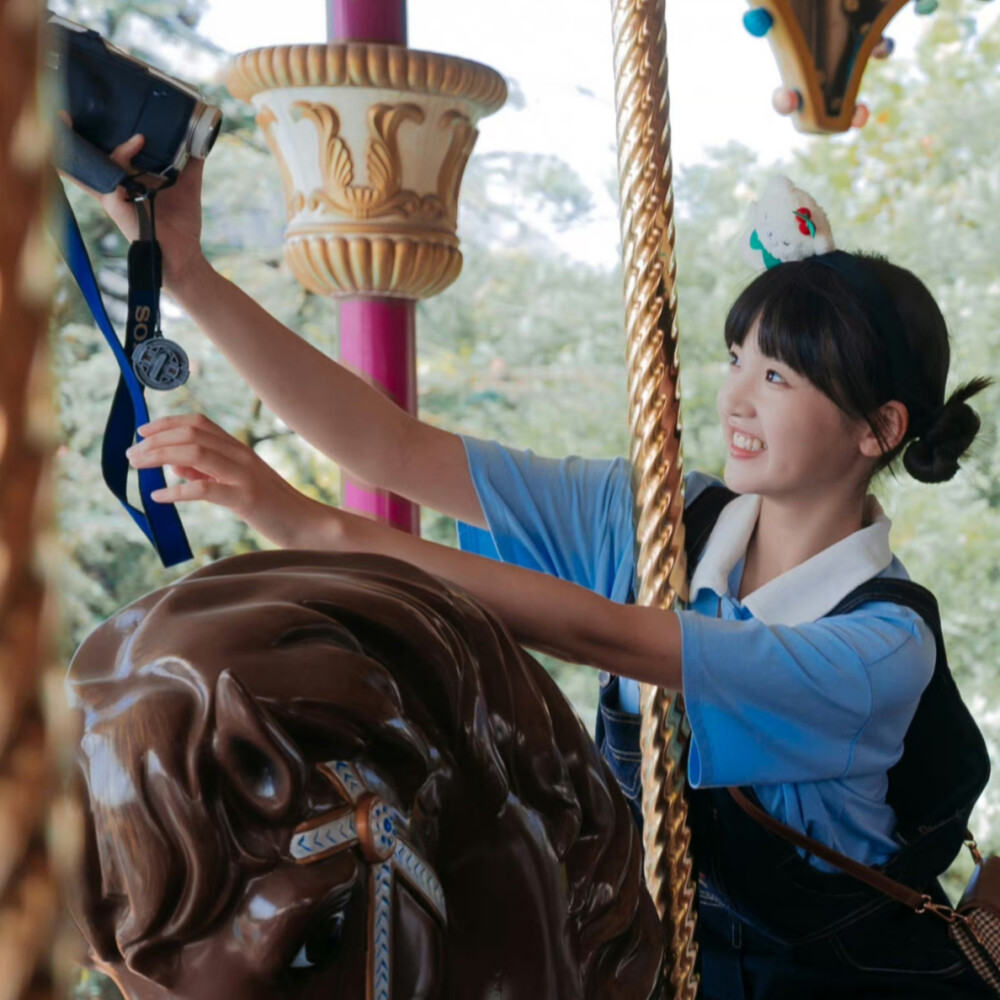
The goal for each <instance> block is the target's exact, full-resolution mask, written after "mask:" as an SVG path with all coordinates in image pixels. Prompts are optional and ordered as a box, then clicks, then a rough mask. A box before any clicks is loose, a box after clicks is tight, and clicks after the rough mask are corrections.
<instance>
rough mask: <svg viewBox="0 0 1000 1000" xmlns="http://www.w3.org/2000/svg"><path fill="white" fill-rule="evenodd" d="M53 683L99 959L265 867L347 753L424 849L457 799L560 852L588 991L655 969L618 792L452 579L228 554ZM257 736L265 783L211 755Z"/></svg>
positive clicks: (333, 559)
mask: <svg viewBox="0 0 1000 1000" xmlns="http://www.w3.org/2000/svg"><path fill="white" fill-rule="evenodd" d="M68 685H69V690H70V693H71V699H72V701H73V703H74V704H75V706H76V707H77V708H79V709H81V710H82V712H83V714H84V720H85V732H84V736H83V740H82V742H81V750H80V753H79V765H80V776H81V777H82V779H83V783H84V786H85V789H84V794H85V795H86V796H87V797H88V800H89V807H90V812H91V815H92V817H93V822H92V825H91V827H90V829H89V830H88V840H87V857H86V864H85V866H84V875H83V878H82V880H81V889H82V891H81V892H80V893H79V894H78V895H77V898H76V901H75V903H74V909H75V915H76V917H77V921H78V923H79V924H80V925H81V928H82V930H83V932H84V934H85V936H86V937H87V939H88V942H89V944H90V946H91V949H92V951H93V953H94V955H95V957H96V958H97V959H98V961H100V962H102V963H113V962H115V961H120V960H122V959H124V960H125V961H126V962H127V963H128V964H129V966H130V967H132V968H134V969H136V970H137V971H141V969H142V967H143V964H144V963H149V962H151V961H153V960H154V958H156V957H158V956H159V957H160V958H161V959H162V956H163V955H165V954H168V953H169V951H170V948H171V947H172V946H176V945H177V944H180V943H183V942H185V941H189V940H192V939H194V938H196V937H197V936H198V935H199V933H200V932H202V931H204V930H205V929H206V928H208V927H209V926H210V925H212V923H213V922H214V921H216V920H217V919H219V917H220V915H222V914H224V913H225V912H226V909H227V907H228V906H229V905H230V904H231V902H232V900H233V897H234V894H235V893H236V891H237V890H238V889H239V887H240V885H241V884H242V882H241V878H240V876H239V875H238V874H236V872H237V864H236V862H237V860H238V859H239V861H240V863H241V864H242V865H243V866H244V870H246V869H247V867H249V870H250V871H251V872H252V871H254V870H258V871H259V870H264V869H265V868H266V867H267V866H268V865H269V864H270V865H272V866H273V865H274V864H276V863H277V861H278V859H279V854H278V847H277V845H278V844H279V843H280V840H279V838H276V837H275V836H274V829H275V828H276V827H280V828H281V829H284V830H290V829H291V828H292V827H294V826H295V824H297V823H298V822H300V821H301V819H302V806H301V801H302V794H301V793H302V791H303V789H304V788H305V787H306V785H307V783H308V781H309V780H310V779H309V775H310V774H311V773H312V772H313V771H314V765H315V764H317V763H319V762H321V761H323V760H329V759H345V760H347V759H356V758H363V759H364V760H365V761H367V762H369V763H370V764H371V765H372V766H373V767H374V768H375V769H376V771H377V770H378V769H379V768H382V769H383V771H384V773H385V774H391V775H392V777H393V784H394V787H395V789H396V791H397V792H398V794H399V795H400V796H401V797H402V800H403V806H404V808H405V809H406V810H407V811H408V812H409V813H410V815H411V816H412V817H413V826H414V827H415V828H419V830H420V831H421V840H422V842H421V843H420V844H419V846H420V848H421V849H422V850H424V851H425V852H426V855H427V856H428V857H429V858H431V859H434V858H435V856H436V853H437V852H436V846H437V839H438V834H439V831H440V830H442V829H443V828H444V826H445V825H446V821H447V820H448V819H449V818H450V817H453V816H454V815H455V814H456V812H457V811H459V810H461V812H462V815H463V816H467V815H475V816H479V817H484V818H486V817H490V816H496V815H498V814H499V813H500V811H501V810H503V809H504V808H506V806H507V804H508V802H509V801H510V800H511V799H512V798H514V799H516V800H517V802H518V803H519V804H520V806H522V807H524V808H526V809H528V810H531V811H532V813H534V815H535V816H536V817H537V821H538V823H540V824H541V826H542V828H543V829H544V830H545V833H546V836H547V838H548V840H549V842H550V844H551V847H552V850H553V851H554V853H555V855H556V857H557V858H558V859H559V860H560V862H561V863H562V865H563V869H564V873H565V880H566V891H567V899H568V904H569V914H570V921H571V926H572V928H573V930H574V931H575V935H576V940H577V941H578V954H579V956H580V962H581V964H582V965H583V966H584V969H583V972H584V975H583V981H584V982H586V983H588V990H587V995H588V996H591V995H593V996H600V995H605V994H604V989H605V988H606V987H610V986H611V985H612V984H614V983H618V984H620V983H621V982H622V980H623V979H624V980H627V981H633V980H634V981H636V982H652V981H653V980H655V978H656V976H657V972H658V969H659V966H660V963H661V961H662V934H661V931H660V925H659V922H658V920H657V918H656V914H655V911H654V910H653V907H652V904H651V902H650V900H649V897H648V895H646V893H645V891H644V889H643V886H642V870H641V869H642V865H641V846H640V842H639V836H638V832H637V830H636V828H635V826H634V824H633V823H632V821H631V817H630V815H629V812H628V808H627V805H626V803H625V800H624V798H623V796H622V795H621V794H620V793H619V792H618V790H617V788H614V787H612V786H613V785H614V781H613V778H612V777H611V775H610V773H609V772H608V771H607V770H606V768H605V766H604V764H603V761H601V759H600V755H599V754H598V753H597V751H596V748H595V747H594V745H593V742H592V741H591V740H590V738H589V736H588V735H587V733H586V732H585V730H584V729H583V727H582V726H581V724H580V722H579V720H578V719H577V718H576V716H575V714H574V713H573V710H572V708H571V707H570V706H569V704H568V702H567V701H566V699H565V698H564V697H563V696H562V694H561V693H560V692H559V691H558V688H557V687H556V685H555V683H554V682H553V681H552V680H551V679H550V678H549V676H548V675H547V674H546V673H545V671H544V670H543V669H542V668H541V666H540V665H539V664H538V663H537V662H536V661H535V660H534V659H532V658H531V657H530V656H529V655H528V654H526V653H525V652H524V651H523V650H522V649H521V648H520V647H519V646H518V645H517V644H516V643H515V642H514V640H513V639H512V638H511V636H510V635H509V633H508V632H507V631H506V630H505V628H504V627H503V625H502V624H501V623H500V622H499V620H498V619H497V618H496V617H495V616H494V615H492V614H491V613H490V612H489V611H488V610H487V609H485V608H484V607H482V606H481V605H479V604H477V603H476V602H475V601H474V600H473V599H472V598H471V597H470V596H469V595H468V594H466V593H465V592H464V591H462V590H460V589H459V588H456V587H453V586H451V585H449V584H447V583H445V582H443V581H441V580H438V579H436V578H434V577H431V576H429V575H427V574H426V573H424V572H422V571H421V570H419V569H417V568H415V567H413V566H410V565H408V564H405V563H401V562H398V561H396V560H393V559H388V558H385V557H379V556H368V555H358V554H355V555H334V554H329V553H320V552H301V551H269V552H256V553H250V554H247V555H242V556H236V557H232V558H229V559H224V560H221V561H219V562H216V563H213V564H211V565H209V566H207V567H204V568H202V569H199V570H197V571H195V572H194V573H191V574H189V575H188V576H186V577H184V578H182V579H181V580H179V581H177V582H175V583H173V584H171V585H169V586H167V587H165V588H163V589H162V590H159V591H157V592H155V593H152V594H149V595H147V596H145V597H143V598H141V599H140V600H139V601H137V602H135V603H134V604H132V605H130V606H128V607H127V608H125V609H123V610H122V611H120V612H119V613H118V614H117V615H115V616H114V617H113V618H111V619H110V620H109V621H107V622H106V623H104V624H103V625H101V626H100V627H99V628H97V629H96V630H95V631H94V632H93V633H92V634H91V635H90V636H89V637H88V638H87V640H86V641H85V642H84V643H83V644H82V646H81V647H80V649H79V650H78V652H77V654H76V656H75V657H74V659H73V663H72V664H71V667H70V672H69V678H68ZM247 705H249V706H252V707H250V708H247V707H246V706H247ZM251 731H252V732H251ZM261 732H263V734H264V735H263V737H261V738H264V739H266V740H267V741H268V743H269V745H270V746H272V747H273V748H274V751H275V753H276V754H277V755H278V757H279V759H280V760H281V761H283V762H284V763H283V764H282V767H281V768H280V772H281V773H280V775H277V776H276V775H275V774H273V773H270V772H267V773H264V774H248V773H244V772H246V771H247V765H246V760H244V761H243V763H240V761H239V760H236V759H235V758H234V757H233V754H232V752H230V751H228V750H226V747H231V746H244V745H248V742H247V741H248V740H249V741H250V742H252V741H253V740H255V739H257V738H258V736H259V735H260V733H261ZM246 733H250V735H249V736H247V735H245V734H246ZM246 759H250V758H246ZM234 760H235V763H234ZM250 770H252V767H251V768H250ZM258 787H259V788H266V789H267V795H266V796H264V795H263V794H261V795H258V794H257V793H256V792H255V789H256V788H258ZM265 801H266V806H265V805H262V803H263V802H265ZM269 831H270V833H269ZM245 877H246V876H245V875H244V876H243V878H244V879H245ZM619 988H620V986H619ZM643 995H646V994H643Z"/></svg>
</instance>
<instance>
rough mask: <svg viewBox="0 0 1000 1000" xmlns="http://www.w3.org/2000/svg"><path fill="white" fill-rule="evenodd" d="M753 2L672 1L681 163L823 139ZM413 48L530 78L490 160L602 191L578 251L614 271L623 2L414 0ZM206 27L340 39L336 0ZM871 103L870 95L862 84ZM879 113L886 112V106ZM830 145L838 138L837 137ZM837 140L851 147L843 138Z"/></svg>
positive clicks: (499, 123)
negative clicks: (615, 20)
mask: <svg viewBox="0 0 1000 1000" xmlns="http://www.w3.org/2000/svg"><path fill="white" fill-rule="evenodd" d="M746 10H747V4H746V2H745V0H669V2H668V3H667V46H668V57H669V60H670V67H669V85H670V96H671V125H672V133H673V137H672V144H673V155H674V163H675V167H676V168H678V169H680V168H683V167H684V165H686V164H691V163H695V162H697V161H698V160H701V159H703V158H704V155H705V149H706V148H708V147H712V146H718V145H723V144H725V143H727V142H729V141H730V140H736V141H738V142H741V143H743V144H745V145H747V146H749V147H751V148H752V149H755V150H757V151H758V153H759V154H760V156H761V159H762V160H764V161H765V162H767V161H771V160H776V159H780V158H783V157H785V156H787V155H788V154H789V152H790V151H791V150H792V149H793V148H795V147H796V146H800V145H802V144H803V143H805V142H808V141H815V140H809V139H808V138H807V137H804V136H802V135H800V134H799V133H798V132H796V131H795V129H794V128H793V127H792V124H791V122H790V121H789V120H788V119H785V118H781V117H780V116H778V115H777V114H776V113H775V112H774V111H773V110H772V109H771V93H772V91H773V90H774V89H775V88H776V87H777V86H779V84H780V77H779V75H778V70H777V66H776V65H775V62H774V59H773V57H772V55H771V48H770V45H769V44H768V42H767V41H766V40H765V39H758V38H753V37H752V36H751V35H749V34H748V33H747V31H746V30H745V28H744V27H743V23H742V16H743V13H744V11H746ZM408 16H409V44H410V46H411V47H413V48H419V49H428V50H431V51H437V52H446V53H450V54H453V55H460V56H464V57H466V58H469V59H475V60H477V61H479V62H483V63H486V64H487V65H489V66H492V67H493V68H494V69H496V70H498V71H499V72H500V73H502V74H503V75H504V76H506V77H508V78H509V79H513V80H515V81H516V82H517V84H518V86H519V87H520V89H521V91H522V92H523V95H524V98H525V101H526V104H527V106H526V107H525V108H524V109H522V110H514V109H511V108H505V109H503V110H501V111H500V112H498V113H497V114H496V115H494V116H493V117H491V118H488V119H486V120H484V121H483V122H481V123H480V127H479V129H480V137H479V141H478V144H477V147H476V149H477V151H479V152H482V151H499V150H520V151H525V152H536V153H551V154H556V155H558V156H560V157H562V158H563V159H565V160H566V161H567V162H568V163H570V164H571V165H572V166H573V168H574V169H575V170H576V171H577V173H579V174H580V175H581V176H582V177H583V178H584V180H586V181H587V182H588V184H590V185H591V186H592V187H593V188H594V190H595V200H596V201H597V205H598V208H597V211H596V212H595V219H594V222H593V223H592V225H591V227H589V229H590V232H589V233H587V234H586V236H587V238H585V239H581V236H583V235H584V234H581V233H580V232H576V233H575V234H574V236H573V240H574V242H573V245H572V246H569V245H567V247H566V249H567V250H568V251H569V252H571V253H573V254H574V255H577V256H582V257H584V258H588V259H591V260H593V261H595V262H602V263H607V262H609V261H610V259H611V258H612V257H613V256H614V254H615V253H616V252H617V251H616V250H615V239H616V233H617V222H616V221H615V218H614V214H615V208H614V206H613V205H611V204H610V203H609V201H610V200H609V199H608V198H607V197H606V196H605V195H604V194H603V192H604V185H605V182H606V180H607V178H609V177H611V176H614V172H615V159H614V147H615V115H614V78H613V69H612V63H611V17H610V2H609V0H504V2H502V3H499V2H497V0H491V2H486V0H409V5H408ZM923 21H924V19H922V18H919V17H917V16H916V15H915V14H914V13H913V10H912V4H909V5H907V7H906V8H904V10H903V11H901V12H900V13H899V14H897V15H896V17H895V19H894V20H893V22H892V24H891V25H890V31H889V33H890V34H891V35H892V36H893V38H894V39H895V40H896V42H897V48H896V54H895V55H894V56H893V58H898V57H905V56H906V54H907V53H908V52H911V51H912V49H913V45H914V43H915V40H916V38H917V36H918V34H919V31H920V27H921V23H922V22H923ZM200 29H201V30H202V31H203V32H204V33H205V34H207V35H208V36H209V37H211V38H212V39H213V40H215V41H216V42H217V43H218V44H220V45H222V46H223V47H225V48H226V49H228V50H229V51H232V52H239V51H242V50H244V49H250V48H256V47H258V46H263V45H280V44H288V43H295V42H322V41H324V40H325V39H326V5H325V4H324V2H323V0H279V2H277V3H270V4H259V5H258V4H253V3H248V2H247V0H212V2H211V9H210V11H209V13H208V15H207V16H206V17H205V18H204V19H203V20H202V22H201V25H200ZM861 99H862V100H863V99H864V87H863V86H862V92H861ZM873 110H876V111H877V109H873ZM824 141H830V140H829V139H827V140H824ZM832 141H845V139H844V138H843V137H837V138H834V139H833V140H832Z"/></svg>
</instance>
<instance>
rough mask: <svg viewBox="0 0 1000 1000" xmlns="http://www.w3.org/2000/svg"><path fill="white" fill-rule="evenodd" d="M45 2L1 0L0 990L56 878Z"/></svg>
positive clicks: (29, 985)
mask: <svg viewBox="0 0 1000 1000" xmlns="http://www.w3.org/2000/svg"><path fill="white" fill-rule="evenodd" d="M44 12H45V6H44V4H42V3H40V2H37V0H0V206H2V207H0V997H2V998H3V1000H8V998H10V1000H13V998H20V997H25V998H27V997H30V998H32V1000H35V998H39V1000H40V998H42V997H48V996H51V995H52V992H53V991H52V987H51V976H50V973H49V950H50V947H49V943H50V941H51V937H52V928H53V926H54V920H55V914H56V909H57V905H56V899H57V892H56V889H55V878H54V876H53V874H52V869H51V865H50V861H49V857H48V852H47V848H46V844H45V839H44V836H43V829H44V824H45V816H46V806H47V801H48V791H49V787H50V782H49V780H48V773H49V768H48V755H47V753H46V739H45V726H44V722H43V719H42V714H41V710H40V698H39V687H40V683H39V681H40V676H41V668H42V664H43V663H45V662H46V659H47V651H48V644H49V642H50V641H51V638H52V637H53V636H54V634H55V628H54V623H53V621H52V619H51V617H50V616H49V615H48V614H47V602H46V595H45V587H44V583H43V580H42V579H41V574H40V572H39V569H38V566H37V563H38V547H37V545H36V539H37V537H38V535H39V532H40V530H41V528H42V527H44V525H45V523H46V522H47V520H48V513H47V510H45V509H44V504H40V503H39V498H40V497H42V496H43V495H44V493H45V490H46V487H47V464H48V457H49V453H50V450H51V437H52V435H51V432H50V430H49V428H50V427H51V420H50V414H51V401H50V399H49V393H48V391H47V383H46V379H45V355H44V343H45V335H46V330H47V317H48V312H47V302H48V299H49V296H50V294H51V267H50V266H49V262H48V258H47V255H46V252H45V249H44V248H45V246H46V244H45V237H44V235H43V218H42V214H43V195H44V187H45V184H44V179H45V177H46V170H47V161H48V149H49V140H48V131H47V130H46V129H45V128H43V127H42V123H41V116H40V114H39V108H38V102H39V96H38V95H39V89H38V81H37V77H38V72H39V67H40V65H41V61H42V60H41V58H40V55H41V49H40V34H41V30H42V17H43V14H44Z"/></svg>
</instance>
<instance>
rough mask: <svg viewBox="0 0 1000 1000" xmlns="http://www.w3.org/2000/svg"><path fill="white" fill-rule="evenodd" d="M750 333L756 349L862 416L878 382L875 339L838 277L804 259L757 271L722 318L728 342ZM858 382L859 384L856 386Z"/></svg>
mask: <svg viewBox="0 0 1000 1000" xmlns="http://www.w3.org/2000/svg"><path fill="white" fill-rule="evenodd" d="M753 330H756V336H757V347H758V350H759V351H760V352H761V353H762V354H764V355H766V356H767V357H769V358H774V359H775V360H776V361H780V362H782V363H783V364H786V365H788V366H789V367H790V368H791V369H792V370H793V371H795V372H797V373H798V374H800V375H802V376H803V377H804V378H807V379H808V380H809V381H810V382H811V383H812V384H813V385H815V386H816V388H817V389H819V390H820V391H821V392H822V393H823V394H824V395H826V396H828V397H829V398H830V399H831V400H832V401H833V402H834V403H836V404H837V406H839V407H840V408H841V409H842V410H843V411H844V412H845V413H846V414H848V415H849V416H851V417H861V416H865V415H866V411H867V409H868V407H867V406H865V405H862V406H859V405H858V401H859V400H861V399H864V401H865V403H866V404H871V403H872V402H873V400H872V399H871V398H866V397H868V393H867V392H866V391H865V386H866V385H871V383H872V382H873V381H875V382H877V381H880V379H879V367H880V366H879V364H878V360H879V359H878V343H879V342H878V336H877V334H876V332H875V330H874V329H873V328H872V325H871V320H870V319H869V317H868V315H867V314H866V313H865V311H864V310H863V309H862V308H861V307H860V306H859V305H858V303H857V302H856V300H855V298H854V296H853V295H851V294H850V290H849V289H848V288H847V287H846V284H845V282H844V281H843V279H842V278H841V277H840V276H839V275H838V274H836V273H835V272H833V271H831V270H830V269H828V268H823V267H818V266H816V265H814V264H812V263H811V262H810V261H808V260H804V261H790V262H788V263H785V264H782V265H781V266H779V267H774V268H771V269H770V270H768V271H765V272H764V273H763V274H761V275H759V276H758V277H757V278H756V279H755V280H754V281H752V282H751V283H750V284H749V285H748V286H747V287H746V288H745V289H744V290H743V292H742V293H741V294H740V295H739V297H738V298H737V299H736V301H735V302H734V303H733V306H732V308H731V309H730V310H729V315H728V316H727V317H726V326H725V335H726V345H727V346H728V347H732V346H734V345H736V346H738V347H739V346H742V345H743V343H744V341H745V340H746V337H747V335H748V334H749V333H750V332H751V331H753ZM855 383H857V384H855Z"/></svg>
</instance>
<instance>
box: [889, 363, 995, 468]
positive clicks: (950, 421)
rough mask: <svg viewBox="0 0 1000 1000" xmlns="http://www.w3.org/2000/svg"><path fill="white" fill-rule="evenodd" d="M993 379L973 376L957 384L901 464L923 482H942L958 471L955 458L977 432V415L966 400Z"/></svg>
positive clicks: (908, 450) (965, 448)
mask: <svg viewBox="0 0 1000 1000" xmlns="http://www.w3.org/2000/svg"><path fill="white" fill-rule="evenodd" d="M991 382H992V379H988V378H974V379H973V380H972V381H971V382H966V383H965V385H962V386H959V388H958V389H956V390H955V391H954V392H953V393H952V394H951V396H950V397H949V398H948V401H947V402H946V403H945V404H944V406H942V407H941V410H940V411H939V413H938V415H937V417H936V418H935V420H934V422H933V423H932V424H931V426H930V427H929V428H928V429H927V430H926V431H925V432H924V433H923V434H922V435H921V436H920V437H919V438H918V439H917V440H916V441H913V442H912V443H911V444H910V446H909V448H907V449H906V453H905V454H904V455H903V465H904V466H905V467H906V471H907V472H909V474H910V475H911V476H913V478H914V479H918V480H920V482H922V483H943V482H945V481H946V480H948V479H951V478H952V476H954V475H955V473H956V472H958V460H959V459H960V458H961V457H962V455H964V454H965V452H966V450H967V449H968V447H969V445H970V444H972V442H973V439H974V438H975V436H976V434H977V433H979V425H980V420H979V415H978V414H977V413H976V411H975V410H974V409H973V408H972V407H971V406H969V404H968V403H967V402H966V400H968V399H969V397H970V396H974V395H975V394H976V393H977V392H980V391H981V390H983V389H985V388H986V387H987V386H988V385H990V384H991Z"/></svg>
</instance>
